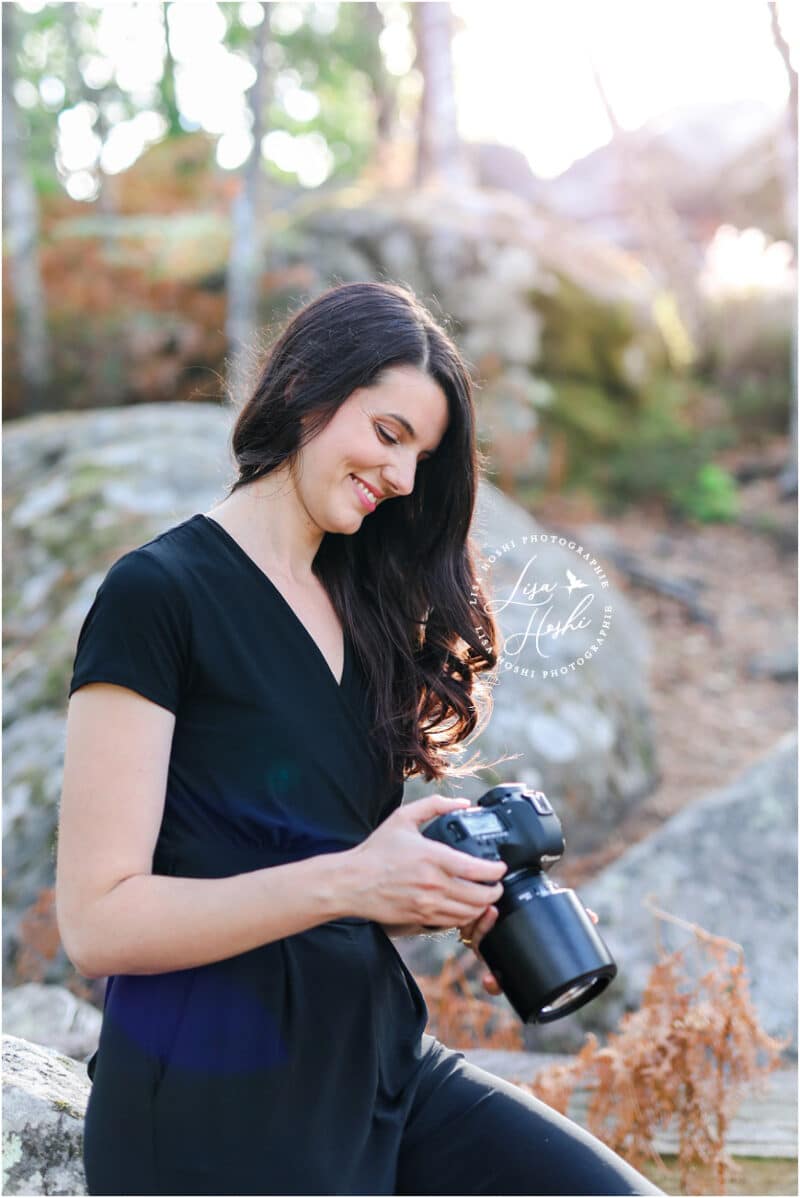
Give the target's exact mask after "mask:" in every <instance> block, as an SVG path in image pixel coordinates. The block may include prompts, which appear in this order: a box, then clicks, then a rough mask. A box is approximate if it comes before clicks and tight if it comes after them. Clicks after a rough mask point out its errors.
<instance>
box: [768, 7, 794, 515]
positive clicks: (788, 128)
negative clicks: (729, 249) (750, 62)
mask: <svg viewBox="0 0 800 1198" xmlns="http://www.w3.org/2000/svg"><path fill="white" fill-rule="evenodd" d="M768 7H769V10H770V21H771V22H772V37H773V39H774V41H775V45H776V47H777V49H778V52H779V53H780V56H781V58H782V59H783V65H784V66H785V67H786V74H787V75H788V77H789V102H788V104H787V106H786V119H785V121H784V125H783V155H782V158H783V166H784V189H783V202H784V210H785V213H786V228H787V231H788V233H789V235H790V236H791V237H792V239H793V240H795V241H796V238H797V71H796V70H795V69H794V67H793V66H792V60H791V55H790V53H789V45H788V43H787V41H786V38H785V37H784V36H783V30H782V29H781V26H780V20H779V16H778V5H777V4H775V3H773V4H770V5H769V6H768ZM797 383H798V378H797V321H796V320H795V322H794V324H793V326H792V362H791V373H790V386H791V391H790V393H789V458H788V461H787V463H786V468H785V470H784V471H783V473H782V474H781V477H780V479H779V482H778V488H779V490H780V493H781V495H782V497H783V498H784V499H791V498H792V497H793V496H794V495H796V494H797Z"/></svg>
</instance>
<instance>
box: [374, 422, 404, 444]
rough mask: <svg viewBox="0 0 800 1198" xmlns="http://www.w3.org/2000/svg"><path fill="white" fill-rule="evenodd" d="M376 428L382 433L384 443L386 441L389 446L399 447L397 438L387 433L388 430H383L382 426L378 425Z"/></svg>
mask: <svg viewBox="0 0 800 1198" xmlns="http://www.w3.org/2000/svg"><path fill="white" fill-rule="evenodd" d="M375 427H376V429H377V430H378V432H379V433H380V435H381V440H382V441H385V442H386V443H387V444H388V445H399V441H398V440H397V438H396V437H393V436H391V434H390V433H387V431H386V429H385V428H382V427H381V425H380V424H376V425H375Z"/></svg>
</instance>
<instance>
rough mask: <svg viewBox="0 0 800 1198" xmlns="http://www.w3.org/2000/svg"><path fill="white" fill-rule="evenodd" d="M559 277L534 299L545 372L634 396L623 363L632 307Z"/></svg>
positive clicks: (535, 293)
mask: <svg viewBox="0 0 800 1198" xmlns="http://www.w3.org/2000/svg"><path fill="white" fill-rule="evenodd" d="M557 278H558V287H557V288H556V289H554V290H553V291H552V292H549V291H548V292H545V291H538V290H537V291H533V292H532V293H531V297H530V298H531V302H532V304H533V306H534V307H535V308H536V310H537V311H538V312H539V313H540V315H541V316H542V319H543V332H542V343H541V352H540V360H539V370H540V372H541V374H542V375H543V377H545V378H548V379H552V380H556V379H561V380H567V381H569V382H590V383H593V384H595V385H596V384H597V383H598V382H599V383H600V384H601V385H602V386H603V387H604V388H605V389H606V390H607V391H608V392H610V393H611V394H612V395H614V394H619V395H623V396H630V395H632V391H633V389H632V388H631V387H630V385H629V384H628V382H627V380H626V376H625V370H624V366H623V361H622V359H623V355H624V353H625V351H626V350H627V349H628V347H629V346H630V344H631V342H632V340H633V338H634V335H635V333H636V330H635V327H634V323H633V317H632V314H631V311H630V309H629V308H628V307H627V305H623V304H612V303H609V301H608V300H602V301H601V300H598V299H595V298H594V297H593V296H592V295H590V294H589V292H587V291H586V290H584V289H582V288H580V287H578V286H577V285H576V284H575V283H573V282H571V280H569V279H568V278H566V277H565V276H564V275H560V274H558V275H557Z"/></svg>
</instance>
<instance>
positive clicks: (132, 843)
mask: <svg viewBox="0 0 800 1198" xmlns="http://www.w3.org/2000/svg"><path fill="white" fill-rule="evenodd" d="M174 725H175V716H174V715H173V713H172V712H171V711H168V710H167V709H166V708H164V707H160V706H159V705H158V704H156V703H151V702H150V701H149V700H148V699H145V698H143V697H142V696H141V695H139V694H137V693H136V692H134V691H131V690H129V689H127V688H126V687H120V686H112V685H110V684H106V683H94V684H91V685H86V686H84V687H81V688H80V689H79V690H77V691H76V692H75V693H74V695H73V696H72V698H71V700H70V703H69V709H68V714H67V738H66V751H65V757H64V780H63V788H62V796H61V812H60V821H59V834H58V851H57V862H56V915H57V920H58V927H59V932H60V935H61V939H62V942H63V944H64V948H65V950H66V953H67V955H68V957H69V958H70V960H71V961H72V963H73V964H74V966H75V968H76V969H77V970H78V971H79V972H80V973H82V974H84V975H85V976H86V977H106V976H108V975H110V974H115V973H132V974H136V973H161V972H166V971H169V970H173V969H187V968H190V967H191V966H195V965H204V964H207V963H210V962H212V961H219V960H222V959H223V958H225V957H229V956H233V955H235V954H238V953H243V952H247V951H248V950H249V949H252V948H255V947H257V946H258V945H261V944H265V943H267V942H268V941H270V940H276V939H279V938H280V937H282V936H291V935H293V934H294V933H295V932H302V931H305V930H306V929H307V928H311V927H314V926H315V925H317V924H320V923H324V922H325V921H326V920H329V919H336V918H338V917H339V916H340V915H343V914H345V913H346V910H345V909H346V907H347V902H346V900H345V897H344V896H345V893H346V891H345V886H344V885H343V881H344V878H343V875H344V874H346V871H342V869H341V862H340V860H339V859H340V858H341V857H342V854H340V853H332V854H323V855H320V856H318V857H312V858H309V859H307V860H305V861H297V862H291V863H290V864H287V865H278V866H271V867H269V868H267V869H260V870H254V871H252V872H250V873H243V874H236V875H234V876H233V877H227V878H180V877H164V876H162V875H158V874H153V873H152V872H151V869H152V858H153V851H154V848H155V844H156V839H157V836H158V830H159V827H160V825H161V817H162V813H163V806H164V798H165V794H166V778H167V768H168V764H169V755H170V749H171V745H172V734H173V730H174Z"/></svg>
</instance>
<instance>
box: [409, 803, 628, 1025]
mask: <svg viewBox="0 0 800 1198" xmlns="http://www.w3.org/2000/svg"><path fill="white" fill-rule="evenodd" d="M422 833H423V835H424V836H428V837H429V838H430V839H431V840H438V841H440V842H441V843H442V844H447V845H450V847H451V848H454V849H460V850H461V851H462V852H464V853H470V854H471V856H473V857H484V858H488V859H490V860H493V861H497V860H502V861H505V863H506V865H507V866H508V870H507V872H506V873H505V874H504V876H503V878H502V882H503V894H502V895H501V897H500V899H499V900H498V902H497V904H496V906H497V909H498V918H497V921H496V922H495V925H494V927H493V928H492V929H491V930H490V931H489V932H487V934H486V935H485V936H484V937H483V939H482V940H481V944H480V953H481V956H482V957H483V959H484V960H485V962H486V964H487V965H488V966H489V968H490V969H491V971H492V973H493V974H494V976H495V977H496V978H497V981H498V982H499V984H500V987H501V989H502V990H503V993H504V994H505V996H506V998H507V999H508V1000H509V1002H510V1003H511V1005H512V1007H513V1008H514V1010H515V1011H516V1012H517V1014H518V1015H519V1017H520V1019H522V1021H523V1022H524V1023H550V1022H551V1021H552V1020H554V1019H561V1018H562V1017H563V1016H564V1015H569V1014H570V1013H571V1012H572V1011H577V1009H578V1008H579V1007H582V1006H584V1004H585V1003H588V1002H590V1001H591V999H593V998H596V997H597V995H598V994H600V993H601V992H602V991H603V990H605V988H606V986H607V985H608V984H609V982H610V981H611V980H612V979H613V978H614V977H616V973H617V966H616V964H615V962H614V959H613V957H612V956H611V953H610V952H609V951H608V948H607V947H606V945H605V943H604V942H603V940H602V938H601V937H600V936H599V934H598V933H597V931H596V929H595V926H594V924H593V923H592V921H591V919H590V918H589V916H588V914H587V912H586V910H585V908H584V906H583V904H582V903H581V902H580V900H579V899H578V897H577V895H576V894H575V891H574V890H562V889H560V888H559V887H558V886H555V885H554V884H553V883H552V882H551V881H550V879H549V878H548V877H547V876H546V871H547V870H548V869H549V868H550V866H551V865H553V863H554V862H556V861H558V860H559V859H560V857H561V856H562V854H563V852H564V837H563V834H562V831H561V824H560V822H559V819H558V816H557V815H556V813H555V812H554V811H553V808H552V807H551V805H550V803H549V802H548V800H547V798H546V796H545V795H544V794H543V793H542V791H540V790H531V789H529V788H527V787H526V786H524V785H522V783H519V782H505V783H502V784H501V785H500V786H494V787H492V789H491V790H488V791H487V792H486V793H485V794H484V795H482V796H481V798H480V799H478V803H477V806H475V807H465V808H464V809H463V810H462V811H453V812H449V813H448V814H446V815H439V816H437V817H436V818H435V819H434V820H431V822H430V823H428V824H427V825H426V826H425V827H424V828H423V829H422Z"/></svg>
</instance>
